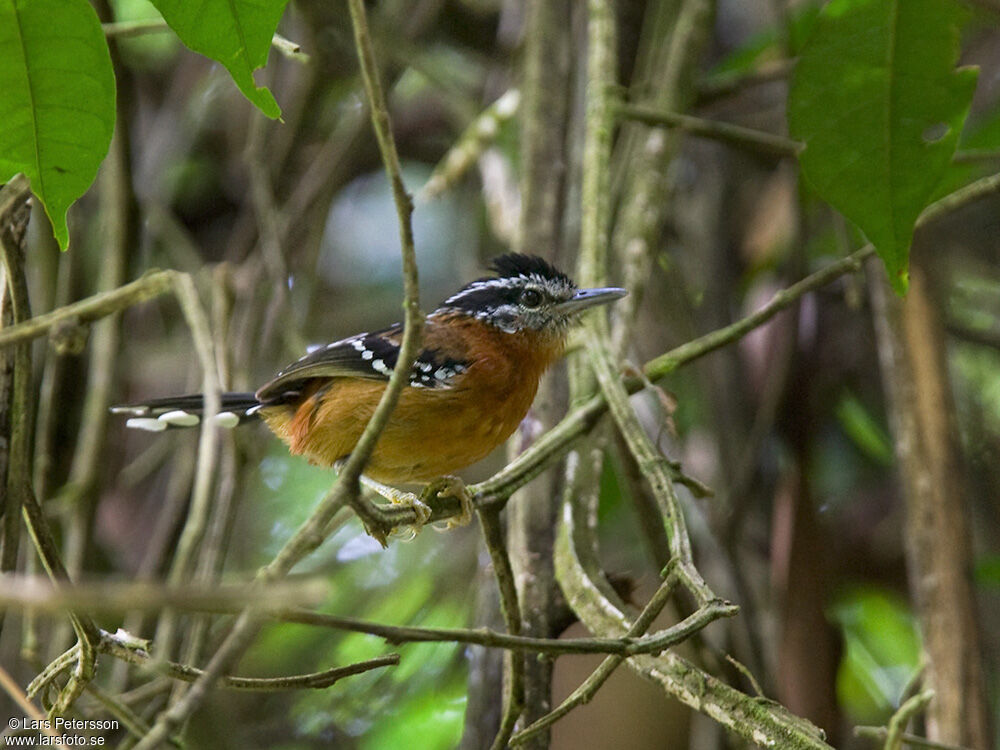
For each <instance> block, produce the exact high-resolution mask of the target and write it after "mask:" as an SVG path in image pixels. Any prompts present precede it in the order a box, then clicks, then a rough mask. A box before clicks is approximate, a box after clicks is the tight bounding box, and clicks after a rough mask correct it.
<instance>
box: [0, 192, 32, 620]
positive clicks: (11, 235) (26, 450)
mask: <svg viewBox="0 0 1000 750" xmlns="http://www.w3.org/2000/svg"><path fill="white" fill-rule="evenodd" d="M30 197H31V193H30V192H29V187H28V180H27V178H25V177H24V175H21V174H18V175H16V176H14V177H13V178H12V179H11V180H10V181H9V182H8V183H7V184H5V185H4V186H3V188H2V189H0V251H2V252H0V255H2V260H3V271H4V274H3V278H4V283H3V285H2V287H3V288H2V290H0V294H2V303H0V306H2V307H4V310H3V317H4V319H5V320H7V321H9V322H11V323H13V324H14V325H17V324H18V323H21V322H23V321H25V320H28V319H29V318H30V317H31V306H30V303H29V300H28V284H27V281H26V278H25V273H24V231H25V228H26V227H27V222H28V217H29V216H30V211H31V209H30V204H29V202H28V200H29V198H30ZM8 305H9V307H8ZM0 367H2V368H3V370H4V377H3V381H4V388H5V392H4V393H3V394H2V396H0V400H2V401H0V412H2V415H0V422H2V423H3V434H0V450H3V455H2V456H0V468H2V471H0V490H2V491H3V497H2V498H0V512H2V513H3V529H2V549H0V573H9V572H10V571H12V570H14V569H15V568H16V567H17V551H18V547H19V546H20V538H21V507H22V506H23V503H24V498H23V497H22V488H23V487H24V486H25V485H26V484H27V483H28V482H29V481H30V465H31V446H32V428H33V425H34V422H33V415H32V411H33V409H32V398H31V391H32V371H31V347H30V346H29V345H28V344H27V343H26V342H25V343H22V344H21V345H20V346H18V347H17V348H16V349H14V351H13V352H9V353H6V354H5V355H4V357H3V358H2V365H0ZM8 430H9V432H7V431H8ZM3 614H4V613H0V627H2V625H3V619H4V617H3Z"/></svg>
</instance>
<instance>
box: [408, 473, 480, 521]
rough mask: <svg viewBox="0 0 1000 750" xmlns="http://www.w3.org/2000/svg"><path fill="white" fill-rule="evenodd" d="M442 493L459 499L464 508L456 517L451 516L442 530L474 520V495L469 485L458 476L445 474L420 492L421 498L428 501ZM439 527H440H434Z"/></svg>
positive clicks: (444, 495)
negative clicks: (470, 492) (470, 491)
mask: <svg viewBox="0 0 1000 750" xmlns="http://www.w3.org/2000/svg"><path fill="white" fill-rule="evenodd" d="M438 495H441V496H443V497H454V498H456V499H457V500H458V502H459V504H460V505H461V508H462V510H461V511H460V512H459V514H458V515H457V516H455V517H454V518H449V519H448V521H447V522H446V523H445V525H444V526H443V527H441V528H440V530H441V531H448V530H450V529H454V528H455V527H456V526H466V525H468V523H469V521H471V520H472V511H473V510H474V507H473V505H472V495H470V494H469V489H468V487H466V486H465V482H463V481H462V480H461V479H459V478H458V477H453V476H444V477H438V478H437V479H435V480H434V481H433V482H431V483H430V484H428V485H427V486H426V487H424V489H423V492H421V493H420V500H421V501H422V502H424V503H426V502H427V501H428V500H430V499H432V498H434V497H436V496H438ZM433 528H435V529H437V528H438V527H437V526H435V527H433Z"/></svg>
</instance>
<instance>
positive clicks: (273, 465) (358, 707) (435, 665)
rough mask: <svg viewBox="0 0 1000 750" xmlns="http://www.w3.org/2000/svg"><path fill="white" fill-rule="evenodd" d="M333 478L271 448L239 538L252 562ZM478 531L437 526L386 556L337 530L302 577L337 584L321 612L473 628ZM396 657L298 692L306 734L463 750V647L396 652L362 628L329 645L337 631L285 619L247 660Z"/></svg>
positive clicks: (258, 663)
mask: <svg viewBox="0 0 1000 750" xmlns="http://www.w3.org/2000/svg"><path fill="white" fill-rule="evenodd" d="M334 476H335V475H334V474H333V473H332V472H330V471H329V470H328V469H322V468H319V467H316V466H312V465H310V464H309V463H308V462H307V461H306V460H304V459H303V458H301V457H298V456H291V455H289V454H288V452H287V450H286V449H285V448H284V446H282V445H281V444H279V443H277V442H272V443H271V444H270V445H269V449H268V453H267V455H265V456H264V457H263V459H262V460H261V461H260V463H259V465H258V468H257V470H256V471H254V472H253V474H252V475H251V476H250V477H249V482H248V487H247V490H248V493H249V498H248V499H249V504H248V506H247V507H248V508H251V509H253V513H252V517H250V518H245V519H243V521H242V522H241V524H240V525H243V524H245V526H244V527H243V534H242V535H241V536H243V538H244V541H245V544H244V545H242V547H243V551H244V553H245V554H247V555H248V557H249V559H248V560H247V561H246V565H247V566H249V567H254V566H257V565H262V564H264V563H266V562H268V561H269V560H270V559H271V558H272V557H273V556H274V554H275V553H277V551H278V549H279V548H280V547H281V545H282V544H283V543H284V542H285V540H287V539H288V537H289V536H291V534H292V533H293V532H294V530H295V528H296V527H297V526H298V525H299V524H300V523H301V522H303V521H304V520H305V519H306V518H307V517H308V515H309V513H310V512H311V511H312V509H313V508H314V507H315V505H316V503H317V502H318V501H319V500H320V499H321V498H322V497H323V496H324V495H325V494H326V493H327V492H328V491H329V490H330V487H331V485H332V481H333V478H334ZM469 531H471V529H469V530H466V531H464V532H451V533H449V534H448V536H447V537H445V536H441V535H438V534H436V533H435V532H434V531H433V530H430V529H428V530H425V531H423V532H422V533H421V534H420V535H419V536H418V537H417V538H416V539H415V540H414V541H413V542H410V543H400V542H399V541H394V542H393V543H392V544H390V545H389V547H388V549H384V550H383V549H382V548H381V547H380V546H379V544H378V542H376V541H375V540H374V539H372V538H371V537H370V536H368V534H366V533H365V532H364V530H363V529H362V528H361V526H360V524H359V523H358V522H357V520H351V521H349V522H348V523H345V524H344V525H342V526H341V527H340V528H338V529H337V531H336V532H335V533H334V534H332V535H330V537H329V538H328V539H327V540H326V541H325V542H324V543H323V545H322V546H321V547H320V549H318V550H317V551H316V552H315V553H314V554H313V555H312V556H310V558H309V560H308V562H307V564H304V565H303V566H302V568H301V572H302V573H303V574H309V573H318V574H322V575H324V576H325V577H326V578H327V579H328V580H329V585H330V588H331V591H332V594H331V596H330V599H329V600H328V601H327V602H325V603H324V604H323V605H322V606H321V607H320V609H321V610H322V611H326V612H331V613H337V614H350V616H352V617H356V618H360V619H365V620H371V621H373V622H380V623H386V624H393V625H413V626H422V627H448V628H454V627H470V626H471V625H472V624H473V622H472V615H473V612H472V604H473V602H474V600H475V597H474V596H473V593H474V590H473V588H472V583H473V581H472V580H471V579H469V577H468V571H469V570H472V569H474V568H475V566H476V547H475V537H474V535H473V534H470V533H468V532H469ZM390 652H398V653H399V654H400V655H401V657H402V661H401V663H400V664H399V666H397V667H393V668H391V669H383V670H376V671H372V672H367V673H364V674H362V675H358V676H356V677H352V678H350V679H347V680H343V681H341V682H339V683H337V684H335V685H334V686H333V687H331V688H329V689H326V690H314V691H305V692H303V693H301V694H299V695H298V696H297V697H296V698H295V699H294V700H293V702H292V707H291V716H292V719H293V721H294V726H295V733H296V735H297V736H300V737H302V738H322V737H332V736H341V735H343V736H346V737H350V738H352V739H353V742H354V743H355V744H354V745H353V746H355V747H358V748H370V749H371V750H379V749H380V748H388V747H404V746H406V747H414V748H427V750H434V749H436V748H442V749H444V748H450V747H454V746H455V745H456V743H457V741H458V737H459V736H460V734H461V729H462V722H463V719H464V713H465V692H466V680H467V674H466V671H467V670H466V663H465V660H464V659H463V658H462V647H461V646H459V645H456V644H453V643H414V644H402V645H399V646H395V647H393V646H389V645H387V644H385V643H383V642H382V639H380V638H377V637H375V636H370V635H365V634H361V633H345V634H342V635H339V636H336V637H335V638H334V639H333V642H332V643H331V638H330V633H329V632H326V631H323V630H320V629H316V628H306V627H304V626H300V625H294V624H286V625H272V626H270V627H268V629H267V631H266V632H265V633H264V635H263V636H262V637H261V638H260V639H259V640H258V642H257V644H256V645H255V646H254V648H253V649H252V651H251V652H250V654H249V655H248V660H249V661H250V662H251V663H252V664H253V665H254V669H257V670H261V671H271V672H278V671H280V670H282V669H284V670H287V669H288V665H289V663H298V664H301V667H300V668H302V669H311V670H315V669H318V668H320V667H319V666H318V665H328V666H335V665H346V664H352V663H354V662H358V661H363V660H365V659H371V658H373V657H376V656H380V655H383V654H385V653H390ZM404 740H406V741H404ZM285 747H288V748H292V747H295V745H294V744H287V745H285Z"/></svg>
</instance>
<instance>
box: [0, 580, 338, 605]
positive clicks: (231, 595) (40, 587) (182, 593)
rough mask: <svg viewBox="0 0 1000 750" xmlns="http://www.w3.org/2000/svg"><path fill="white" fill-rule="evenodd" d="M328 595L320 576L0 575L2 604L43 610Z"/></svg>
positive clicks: (285, 600) (299, 600)
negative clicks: (270, 579) (192, 579)
mask: <svg viewBox="0 0 1000 750" xmlns="http://www.w3.org/2000/svg"><path fill="white" fill-rule="evenodd" d="M328 594H329V586H328V585H327V584H326V582H324V581H323V580H320V579H306V580H297V581H287V582H276V583H270V584H268V585H267V586H264V587H261V586H259V585H257V586H254V585H250V584H224V585H215V586H213V585H206V584H200V585H199V584H181V585H166V586H164V585H162V584H159V583H153V582H139V581H136V582H119V581H101V582H90V583H73V584H68V585H56V584H54V583H52V582H51V581H49V580H47V579H45V578H41V577H39V576H15V575H11V576H4V577H3V578H0V608H7V607H30V608H32V609H34V610H36V611H42V612H65V611H67V610H68V611H71V612H72V611H81V612H103V613H117V612H127V611H132V610H137V611H143V610H145V611H156V610H160V609H163V608H165V607H171V608H177V609H186V610H192V611H196V612H216V613H222V614H229V613H232V612H233V611H234V610H237V609H239V608H242V607H245V606H247V604H248V603H249V602H252V601H254V600H255V599H257V598H258V597H261V596H263V597H266V598H267V602H268V605H269V606H272V607H292V606H301V605H304V604H315V603H317V602H320V601H322V600H323V599H324V598H325V597H326V596H328Z"/></svg>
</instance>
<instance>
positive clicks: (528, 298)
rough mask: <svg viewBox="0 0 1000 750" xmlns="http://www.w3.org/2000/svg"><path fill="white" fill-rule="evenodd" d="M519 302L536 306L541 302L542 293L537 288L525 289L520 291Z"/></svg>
mask: <svg viewBox="0 0 1000 750" xmlns="http://www.w3.org/2000/svg"><path fill="white" fill-rule="evenodd" d="M521 304H522V305H524V306H525V307H538V306H539V305H540V304H542V293H541V292H539V291H538V290H537V289H525V290H524V291H523V292H521Z"/></svg>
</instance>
